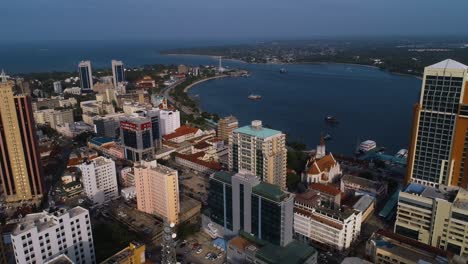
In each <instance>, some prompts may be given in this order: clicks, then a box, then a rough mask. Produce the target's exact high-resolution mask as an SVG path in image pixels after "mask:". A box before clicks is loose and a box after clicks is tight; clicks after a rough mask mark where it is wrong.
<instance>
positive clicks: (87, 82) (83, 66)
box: [78, 61, 93, 92]
mask: <svg viewBox="0 0 468 264" xmlns="http://www.w3.org/2000/svg"><path fill="white" fill-rule="evenodd" d="M78 73H79V75H80V82H81V89H82V91H83V92H89V91H91V90H93V73H92V70H91V62H90V61H81V62H80V63H79V64H78Z"/></svg>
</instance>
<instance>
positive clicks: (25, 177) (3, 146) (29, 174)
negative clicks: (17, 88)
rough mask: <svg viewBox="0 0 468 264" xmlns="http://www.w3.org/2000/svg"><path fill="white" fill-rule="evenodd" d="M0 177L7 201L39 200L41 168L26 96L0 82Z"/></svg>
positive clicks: (28, 99)
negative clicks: (15, 93) (15, 92)
mask: <svg viewBox="0 0 468 264" xmlns="http://www.w3.org/2000/svg"><path fill="white" fill-rule="evenodd" d="M0 163H1V164H0V178H1V182H2V183H3V184H2V186H3V192H4V194H5V197H6V201H7V202H17V201H22V200H32V199H34V200H36V199H40V198H41V197H42V193H43V190H42V188H43V182H42V166H41V159H40V155H39V151H38V144H37V137H36V131H35V123H34V117H33V111H32V106H31V97H30V96H29V95H13V83H11V82H8V81H7V80H6V78H3V80H2V81H1V83H0Z"/></svg>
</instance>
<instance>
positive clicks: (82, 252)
mask: <svg viewBox="0 0 468 264" xmlns="http://www.w3.org/2000/svg"><path fill="white" fill-rule="evenodd" d="M11 242H12V244H13V249H14V252H15V258H16V263H25V264H32V263H44V262H47V261H49V260H51V259H53V258H55V257H57V256H59V255H61V254H64V255H67V257H68V258H70V259H71V260H72V261H73V263H96V258H95V253H94V245H93V235H92V229H91V220H90V217H89V212H88V210H86V209H84V208H82V207H79V206H77V207H75V208H72V209H69V210H66V209H64V208H61V209H51V210H49V211H44V212H42V213H35V214H28V215H26V216H25V217H23V218H21V219H19V222H18V224H17V226H16V228H15V229H14V230H13V232H12V234H11Z"/></svg>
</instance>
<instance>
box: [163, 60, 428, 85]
mask: <svg viewBox="0 0 468 264" xmlns="http://www.w3.org/2000/svg"><path fill="white" fill-rule="evenodd" d="M160 54H161V55H168V56H193V57H197V56H200V57H208V58H211V59H218V58H219V57H223V56H215V55H206V54H205V55H203V54H193V53H187V54H183V53H182V54H181V53H168V54H164V53H160ZM223 60H227V61H234V62H238V63H243V64H252V65H255V64H265V65H301V64H302V65H306V64H338V65H350V66H361V67H366V68H373V69H377V70H381V71H385V72H388V73H390V74H395V75H400V76H408V77H414V78H417V79H420V80H422V77H421V76H418V75H414V74H410V73H403V72H391V71H389V70H386V69H383V68H380V67H378V66H375V65H370V64H360V63H350V62H327V61H322V62H321V61H310V62H279V63H272V62H267V63H257V62H247V61H244V60H241V59H234V58H226V59H223Z"/></svg>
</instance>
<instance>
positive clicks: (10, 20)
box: [0, 0, 468, 42]
mask: <svg viewBox="0 0 468 264" xmlns="http://www.w3.org/2000/svg"><path fill="white" fill-rule="evenodd" d="M0 10H1V11H0V12H1V15H0V25H1V31H2V33H1V35H0V42H1V41H4V40H2V39H3V38H5V39H9V40H16V41H18V40H19V41H29V40H49V39H53V40H57V39H58V40H77V39H83V40H94V39H211V40H213V39H236V38H244V39H247V38H255V39H261V38H298V37H300V38H304V37H314V36H339V35H390V36H393V35H416V34H417V35H440V34H444V35H461V34H463V35H468V15H467V14H468V13H467V11H468V0H4V1H2V4H1V7H0Z"/></svg>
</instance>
